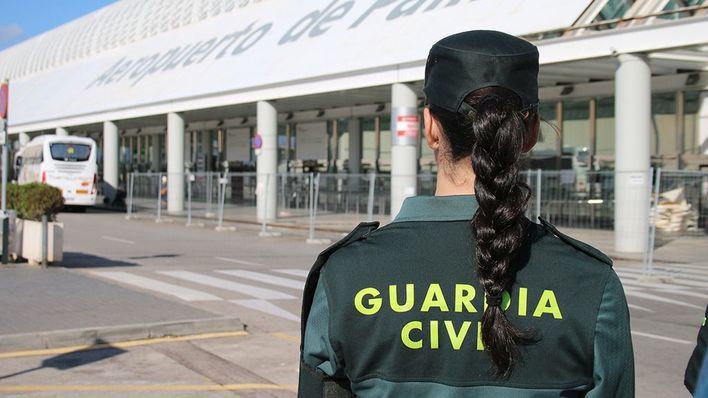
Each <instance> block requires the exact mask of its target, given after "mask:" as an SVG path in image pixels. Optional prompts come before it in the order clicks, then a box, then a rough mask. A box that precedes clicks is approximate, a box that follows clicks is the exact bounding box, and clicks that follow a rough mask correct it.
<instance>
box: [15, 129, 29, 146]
mask: <svg viewBox="0 0 708 398" xmlns="http://www.w3.org/2000/svg"><path fill="white" fill-rule="evenodd" d="M17 140H18V141H19V142H20V148H22V147H24V146H25V145H27V144H29V142H30V136H29V134H27V133H20V134H18V137H17Z"/></svg>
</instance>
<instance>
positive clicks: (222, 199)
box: [216, 173, 235, 231]
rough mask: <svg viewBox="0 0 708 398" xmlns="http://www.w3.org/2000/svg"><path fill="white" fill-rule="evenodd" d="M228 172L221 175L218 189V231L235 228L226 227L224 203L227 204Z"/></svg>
mask: <svg viewBox="0 0 708 398" xmlns="http://www.w3.org/2000/svg"><path fill="white" fill-rule="evenodd" d="M227 176H228V173H224V177H219V187H218V188H219V189H218V191H219V192H218V195H219V197H218V198H217V200H218V205H219V208H218V209H217V216H218V221H217V225H216V230H217V231H226V230H233V229H235V228H224V205H225V204H226V184H227V183H228V177H227Z"/></svg>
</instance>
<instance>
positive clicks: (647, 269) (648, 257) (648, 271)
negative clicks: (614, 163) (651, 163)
mask: <svg viewBox="0 0 708 398" xmlns="http://www.w3.org/2000/svg"><path fill="white" fill-rule="evenodd" d="M649 170H653V168H652V169H649ZM650 173H651V171H650ZM660 193H661V167H659V168H657V169H656V176H655V179H654V211H653V212H652V218H653V219H652V223H651V225H650V227H649V228H650V230H649V242H647V252H646V253H645V255H644V258H645V261H644V274H645V275H646V276H651V275H652V273H654V240H655V239H656V220H657V218H658V217H659V195H660Z"/></svg>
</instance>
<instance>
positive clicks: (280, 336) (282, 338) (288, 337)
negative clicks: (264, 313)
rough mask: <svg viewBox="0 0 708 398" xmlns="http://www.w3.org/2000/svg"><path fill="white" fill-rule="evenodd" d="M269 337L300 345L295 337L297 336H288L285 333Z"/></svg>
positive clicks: (298, 339) (273, 334)
mask: <svg viewBox="0 0 708 398" xmlns="http://www.w3.org/2000/svg"><path fill="white" fill-rule="evenodd" d="M270 335H271V336H273V337H277V338H279V339H281V340H286V341H291V342H293V343H298V344H300V338H299V337H297V336H293V335H290V334H287V333H280V332H277V333H271V334H270Z"/></svg>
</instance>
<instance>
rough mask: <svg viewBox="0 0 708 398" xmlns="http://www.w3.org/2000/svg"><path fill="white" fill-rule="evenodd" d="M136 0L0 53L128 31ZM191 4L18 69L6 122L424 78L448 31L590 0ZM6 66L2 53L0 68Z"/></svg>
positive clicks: (568, 11) (515, 20)
mask: <svg viewBox="0 0 708 398" xmlns="http://www.w3.org/2000/svg"><path fill="white" fill-rule="evenodd" d="M138 2H139V1H135V0H124V1H122V2H118V3H117V4H115V5H112V6H109V7H106V8H105V9H102V10H99V11H98V12H96V13H94V14H91V15H88V16H86V17H84V18H81V19H79V20H77V21H75V22H72V23H70V24H68V25H65V26H63V27H60V28H58V29H57V30H56V31H57V32H54V31H52V32H48V33H47V34H45V35H46V37H39V38H36V39H33V40H30V41H29V42H27V43H24V44H21V45H19V46H17V47H15V48H11V49H9V50H7V51H6V52H5V53H0V59H1V58H2V55H5V54H7V55H12V54H20V53H22V52H23V51H24V52H27V51H29V50H31V48H30V47H32V46H34V48H33V50H34V51H36V50H37V49H42V51H55V50H56V49H50V48H47V47H46V43H48V42H51V40H52V35H56V34H60V33H62V32H64V33H65V34H69V33H70V32H75V31H76V30H72V29H71V25H72V24H77V25H80V26H81V27H83V28H82V29H84V30H83V32H84V35H89V36H90V35H98V36H100V37H104V38H105V37H107V36H106V35H107V34H106V33H105V32H104V31H103V30H102V29H104V28H102V25H101V24H99V23H98V22H99V21H111V24H110V25H107V26H108V27H110V28H111V29H118V28H119V27H120V28H123V29H130V28H129V27H130V26H133V27H135V26H134V25H133V23H134V21H132V20H131V15H130V12H131V10H132V12H139V13H140V15H141V16H144V15H145V14H146V13H147V11H146V10H145V8H144V7H143V8H140V7H138V6H136V5H135V4H137V3H138ZM145 3H148V2H145ZM156 3H159V4H162V3H165V2H156ZM194 3H202V2H200V1H199V0H180V1H179V2H175V3H173V2H170V8H173V7H174V4H179V5H181V8H178V7H174V8H175V9H172V10H171V12H173V13H174V12H178V11H179V10H183V11H185V12H186V13H188V14H189V15H184V17H185V18H191V20H193V21H192V23H189V24H184V25H183V26H179V27H178V28H170V27H169V26H166V27H165V26H162V27H160V26H161V25H160V24H163V25H164V24H167V23H168V22H170V21H165V20H159V19H154V20H149V21H147V23H148V24H149V25H148V26H146V27H144V28H143V30H144V32H143V33H144V34H143V37H145V38H144V39H141V40H138V39H137V38H136V37H135V35H133V36H131V35H129V34H127V33H125V32H124V34H123V35H122V36H116V37H115V38H113V40H118V41H119V42H120V40H123V41H124V42H128V44H125V45H116V44H115V43H114V42H107V43H104V45H103V47H101V48H95V45H94V47H90V46H89V47H87V48H85V49H84V52H85V53H91V55H89V56H84V57H80V56H78V55H77V54H79V55H80V54H81V51H80V50H81V48H78V49H77V48H74V47H81V46H88V45H89V44H91V43H93V42H92V41H91V40H90V37H77V40H75V42H74V44H70V45H64V46H63V47H62V49H61V51H63V52H64V54H59V53H57V54H55V56H56V57H59V58H60V59H61V58H62V56H63V57H64V58H71V57H70V55H71V56H72V57H74V58H76V59H75V60H73V61H71V62H64V63H62V62H54V64H57V66H55V67H51V68H48V69H46V70H43V71H41V72H34V73H29V74H26V73H25V74H24V75H23V74H21V73H19V74H18V76H21V77H18V78H16V79H13V81H12V92H11V99H10V101H11V110H12V114H11V115H10V122H11V124H12V126H13V127H17V128H23V126H24V127H29V126H31V125H35V126H36V125H38V124H41V123H45V122H46V123H50V122H56V121H60V120H68V119H71V118H78V117H80V118H83V119H82V120H83V121H84V122H97V121H100V120H105V119H106V118H108V117H116V116H117V115H122V116H123V117H132V116H144V115H148V114H156V113H159V112H158V111H162V110H164V109H165V107H167V108H169V110H173V111H179V110H182V109H180V107H182V108H183V109H188V108H190V107H191V108H194V105H195V102H194V101H199V106H200V107H215V106H224V105H229V104H237V103H248V102H253V101H257V100H262V99H274V98H283V97H293V96H297V95H308V94H316V93H321V92H329V91H333V90H337V89H351V88H359V87H369V86H376V85H381V84H389V83H393V82H396V81H413V80H420V79H422V66H423V65H424V62H425V59H426V56H427V51H428V49H429V48H430V46H431V45H432V44H433V43H434V42H435V41H437V40H439V39H440V38H442V37H444V36H447V35H449V34H453V33H456V32H460V31H464V30H471V29H495V30H501V31H505V32H508V33H511V34H515V35H525V34H531V33H534V32H541V31H549V30H553V29H561V28H564V27H567V26H570V25H572V24H573V22H574V21H575V20H576V19H578V17H579V16H580V15H581V14H582V13H583V11H584V10H585V9H586V8H587V6H588V3H589V0H565V1H562V2H558V1H555V0H534V1H525V0H504V1H499V0H474V1H470V0H376V1H350V0H318V1H307V2H302V1H295V0H287V1H283V0H261V1H253V2H251V4H249V6H248V7H243V8H238V9H236V7H232V8H233V9H231V10H227V9H226V8H225V7H226V6H223V5H222V4H221V3H222V2H213V3H214V4H215V5H214V6H213V7H215V10H214V12H213V15H209V13H207V14H206V15H204V16H203V18H202V20H201V21H199V22H196V21H198V20H199V17H194V10H195V9H196V8H195V6H194ZM231 3H233V2H231ZM162 5H163V6H165V7H167V5H166V4H162ZM190 6H191V7H190ZM217 6H218V7H217ZM222 6H223V7H222ZM549 10H553V12H549ZM118 11H120V12H118ZM148 11H150V10H148ZM152 12H153V13H158V14H159V12H158V11H155V10H152ZM163 14H164V13H163ZM160 15H162V14H160ZM111 17H112V18H111ZM116 20H118V21H120V24H122V26H119V25H116ZM151 25H152V26H151ZM158 31H160V32H161V33H155V32H158ZM43 43H44V44H43ZM87 43H88V44H87ZM23 46H25V47H24V48H23ZM99 47H100V46H99ZM77 51H78V52H77ZM15 61H16V60H15ZM6 62H7V61H6ZM6 65H7V63H3V61H2V60H0V68H4V69H0V71H5V72H6V71H7V68H6ZM18 67H19V66H18V64H17V63H15V64H14V69H13V70H15V71H16V70H18V69H17V68H18ZM93 119H95V120H93Z"/></svg>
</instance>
